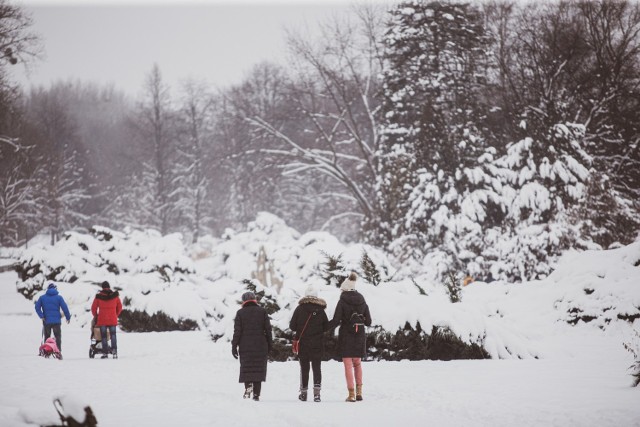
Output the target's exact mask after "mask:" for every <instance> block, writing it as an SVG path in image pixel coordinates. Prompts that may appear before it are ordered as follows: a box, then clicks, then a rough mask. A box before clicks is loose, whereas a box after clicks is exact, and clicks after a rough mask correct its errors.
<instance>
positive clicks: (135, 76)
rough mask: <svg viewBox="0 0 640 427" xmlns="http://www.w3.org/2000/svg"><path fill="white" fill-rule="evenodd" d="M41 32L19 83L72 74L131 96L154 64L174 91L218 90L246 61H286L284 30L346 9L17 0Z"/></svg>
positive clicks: (335, 5)
mask: <svg viewBox="0 0 640 427" xmlns="http://www.w3.org/2000/svg"><path fill="white" fill-rule="evenodd" d="M21 4H22V5H23V7H24V8H25V9H26V10H27V11H29V12H30V13H31V14H32V17H33V20H34V25H33V30H34V31H35V32H37V33H39V34H40V36H41V37H42V41H43V45H44V57H43V59H42V60H40V61H37V62H36V63H35V64H34V66H33V67H32V69H31V70H30V72H29V74H28V75H27V73H26V72H25V69H24V67H22V66H16V67H13V74H14V76H15V79H16V80H17V81H19V82H20V83H22V84H24V85H25V86H27V87H29V86H30V85H49V84H50V83H51V82H52V81H55V80H59V79H69V78H73V79H75V78H79V79H82V80H87V81H93V82H97V83H108V82H111V83H114V84H115V86H116V87H117V88H120V89H122V90H124V91H125V92H127V93H128V94H130V95H133V96H137V95H138V94H139V93H140V91H141V90H142V85H143V82H144V80H145V76H146V74H147V73H148V72H149V71H150V70H151V68H152V66H153V64H154V63H157V64H158V65H159V66H160V70H161V72H162V74H163V77H164V78H165V81H166V82H167V83H168V84H169V85H170V86H171V88H172V89H173V90H175V89H177V86H178V85H179V83H180V81H181V80H184V79H186V78H189V77H193V78H198V79H204V80H205V81H207V82H209V83H210V84H212V85H214V86H217V87H224V86H228V85H229V84H233V83H237V82H239V81H240V80H241V78H242V77H243V76H244V75H245V74H246V73H247V72H248V71H249V70H250V68H251V66H252V65H253V64H256V63H258V62H260V61H263V60H275V61H279V62H282V61H284V58H285V51H286V49H285V46H284V28H285V27H294V28H298V29H303V28H313V27H315V25H316V23H317V22H318V21H319V20H321V19H326V18H327V17H329V16H331V15H333V14H338V15H343V14H345V13H348V11H349V2H348V0H335V1H331V2H328V1H322V0H317V1H312V0H296V1H289V2H275V1H267V0H254V1H252V2H248V1H243V0H235V1H234V2H233V3H225V2H219V1H213V0H210V1H207V0H191V1H190V2H184V1H183V2H178V1H176V0H174V1H171V0H162V1H160V0H137V1H136V3H135V5H134V4H132V3H131V2H126V1H124V0H111V1H110V2H108V3H107V4H108V6H106V5H104V4H102V3H100V2H98V1H96V0H83V1H81V2H80V1H78V2H75V3H74V2H71V1H67V2H61V1H57V0H51V1H43V0H40V1H39V2H37V1H30V0H27V1H23V2H22V3H21Z"/></svg>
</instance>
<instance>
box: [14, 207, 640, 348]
mask: <svg viewBox="0 0 640 427" xmlns="http://www.w3.org/2000/svg"><path fill="white" fill-rule="evenodd" d="M366 260H368V261H366ZM365 261H366V262H365ZM443 268H444V267H443V266H442V265H439V264H437V261H436V262H434V263H429V262H425V263H424V265H423V267H422V270H420V271H415V270H412V271H409V269H407V268H405V267H403V266H402V265H396V264H395V263H394V261H393V260H392V259H391V258H390V257H389V256H387V254H385V253H384V252H382V251H380V250H379V249H377V248H374V247H371V246H367V245H363V244H343V243H341V242H340V241H339V240H338V239H337V238H336V237H334V236H332V235H330V234H328V233H324V232H310V233H305V234H300V233H298V232H297V231H295V230H293V229H291V228H290V227H288V226H287V225H286V224H285V223H284V222H283V221H282V220H281V219H279V218H277V217H275V216H273V215H271V214H268V213H261V214H259V215H258V217H257V219H256V220H255V221H253V222H251V223H250V224H248V226H247V228H246V230H243V231H234V230H227V231H226V232H225V234H224V235H223V236H222V237H221V238H214V237H206V238H204V239H201V240H200V242H199V243H198V245H195V246H190V247H187V246H186V245H185V244H184V242H183V240H182V237H181V236H180V235H179V234H172V235H167V236H161V235H160V234H159V233H157V232H153V231H131V230H127V231H124V232H117V231H113V230H110V229H107V228H104V227H94V228H92V229H91V230H90V233H88V234H79V233H67V234H66V235H65V238H64V239H63V240H61V241H59V242H58V243H57V244H56V245H55V246H46V245H36V246H33V247H31V248H29V249H26V250H24V251H23V253H22V254H21V256H20V259H19V264H18V273H19V275H20V281H19V282H18V283H17V290H18V291H19V292H20V293H22V294H23V295H24V296H25V297H27V298H29V299H32V298H34V297H37V295H38V293H39V292H41V290H42V289H43V287H46V284H47V283H48V281H56V282H57V283H58V285H59V290H60V292H61V293H62V295H63V296H64V297H65V299H66V300H67V303H68V304H69V306H70V309H71V311H72V314H73V316H74V319H75V320H74V321H76V322H80V323H81V324H83V325H86V324H88V323H89V322H90V317H91V313H90V305H91V301H92V299H93V296H94V295H95V293H96V292H97V291H98V290H99V284H100V283H101V282H102V281H104V280H107V281H109V282H110V283H111V285H112V287H113V288H116V289H119V290H120V293H121V296H122V299H123V305H124V306H125V310H126V313H125V315H124V316H123V318H121V327H122V328H123V329H124V330H125V331H126V330H137V331H150V330H171V329H175V330H185V329H193V328H200V329H205V330H208V331H209V333H210V335H211V337H212V338H213V339H215V340H219V339H223V340H230V339H231V335H232V331H233V318H234V316H235V312H236V311H237V309H238V308H239V301H240V295H241V294H242V293H243V292H245V291H246V289H247V288H251V289H255V291H256V292H258V294H259V295H260V297H261V299H262V303H263V304H266V305H267V306H268V311H269V312H270V314H271V318H272V323H273V326H274V329H275V331H276V337H277V338H279V342H280V344H281V345H282V346H286V345H287V344H288V341H287V340H288V338H290V336H291V334H290V331H288V330H287V329H288V322H289V319H290V317H291V314H292V312H293V309H294V308H295V307H296V304H297V301H298V300H299V298H300V297H301V296H302V295H303V294H304V290H305V289H306V287H307V286H308V285H309V284H313V285H315V286H316V287H317V288H318V290H319V296H320V297H321V298H324V299H325V300H326V301H327V303H328V307H329V309H328V315H329V317H331V316H332V314H333V307H335V304H336V303H337V301H338V298H339V292H340V291H339V290H338V289H337V287H336V286H337V285H338V284H339V282H340V279H341V277H342V276H344V275H345V274H346V273H347V272H348V271H350V270H355V271H357V272H359V274H360V279H359V281H358V290H359V291H360V292H361V293H362V294H363V295H364V296H365V297H366V299H367V302H368V304H369V306H370V309H371V313H372V317H373V325H372V328H370V329H369V340H368V345H369V351H370V355H371V357H373V358H376V359H391V360H398V359H404V358H408V359H426V358H432V359H448V358H481V357H491V358H531V357H545V355H546V354H548V352H549V351H552V350H551V348H550V347H549V346H548V345H547V338H548V337H549V336H550V335H554V334H558V333H562V331H563V330H565V329H566V328H591V329H593V328H598V329H600V330H605V331H606V330H609V329H611V328H613V329H625V328H627V329H628V328H629V326H630V325H633V324H634V322H636V325H637V324H638V323H637V322H639V321H638V320H637V319H638V318H640V242H636V243H634V244H632V245H629V246H627V247H623V248H619V249H614V250H609V251H586V252H582V253H577V252H572V253H568V254H566V255H565V256H564V257H563V258H562V259H561V260H560V262H559V264H558V267H557V268H556V270H555V271H554V272H553V273H552V274H551V275H550V276H549V277H547V278H546V279H544V280H539V281H532V282H526V283H505V282H492V283H484V282H474V283H472V284H470V285H468V286H466V287H464V288H463V289H462V293H461V295H462V299H461V301H460V302H457V303H451V302H450V298H449V295H448V293H447V289H446V287H445V286H444V285H443V284H441V283H436V282H434V280H433V277H435V276H434V273H433V272H434V271H436V270H438V271H441V270H442V269H443ZM159 323H162V327H158V324H159ZM141 325H142V326H141ZM331 345H332V343H331V340H329V342H328V347H329V348H331ZM439 346H440V347H439ZM443 346H444V347H443ZM443 349H444V350H443ZM446 349H451V350H448V351H449V352H447V351H445V350H446ZM277 353H278V354H279V358H280V359H281V360H282V359H283V358H286V357H287V356H288V354H287V352H286V348H284V347H282V348H281V349H280V351H278V352H277Z"/></svg>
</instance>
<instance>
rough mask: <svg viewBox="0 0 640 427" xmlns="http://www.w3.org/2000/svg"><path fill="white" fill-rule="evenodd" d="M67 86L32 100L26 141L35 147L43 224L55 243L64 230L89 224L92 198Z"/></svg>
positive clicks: (40, 92) (38, 92) (40, 91)
mask: <svg viewBox="0 0 640 427" xmlns="http://www.w3.org/2000/svg"><path fill="white" fill-rule="evenodd" d="M67 94H68V92H67V90H66V87H65V85H64V84H58V85H53V86H52V87H51V88H50V89H49V90H44V89H42V88H40V89H37V90H35V91H34V92H33V93H32V94H31V97H30V104H29V117H28V120H29V122H30V124H31V126H32V131H31V133H30V134H28V136H26V137H25V139H26V140H27V141H28V143H29V145H33V146H34V147H35V152H34V155H35V156H36V157H37V164H38V166H39V167H38V168H37V173H36V174H35V175H34V179H35V182H36V184H35V185H36V187H37V191H38V192H39V200H38V203H40V206H39V207H38V214H39V218H40V222H41V224H43V225H44V226H46V227H47V228H48V229H49V232H50V235H51V244H54V243H55V242H56V241H57V240H58V239H59V238H60V235H61V233H62V232H63V231H64V230H68V229H70V228H73V227H76V226H81V225H86V222H87V220H88V219H89V216H88V215H87V213H86V206H85V204H86V202H87V201H88V200H89V199H90V194H89V191H88V189H89V183H88V181H87V175H86V169H85V164H86V162H85V153H84V151H83V150H82V149H81V147H80V145H79V142H78V139H77V134H76V130H77V128H76V124H75V122H74V121H73V119H72V118H71V117H70V115H69V113H68V105H67V102H68V100H67V99H66V95H67Z"/></svg>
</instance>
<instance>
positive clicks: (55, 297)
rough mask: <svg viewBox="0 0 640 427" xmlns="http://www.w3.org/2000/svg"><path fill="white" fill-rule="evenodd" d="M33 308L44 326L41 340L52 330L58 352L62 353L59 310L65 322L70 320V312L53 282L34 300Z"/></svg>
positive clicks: (47, 336) (48, 335)
mask: <svg viewBox="0 0 640 427" xmlns="http://www.w3.org/2000/svg"><path fill="white" fill-rule="evenodd" d="M35 309H36V314H37V315H38V317H39V318H40V319H41V320H42V324H43V326H44V337H43V340H46V339H47V338H49V337H50V336H51V333H52V332H53V336H54V337H55V338H56V345H57V346H58V349H59V350H60V353H62V328H61V325H62V315H61V314H60V310H62V312H63V313H64V317H65V318H66V319H67V324H69V321H70V320H71V314H70V313H69V307H67V303H66V302H65V301H64V298H62V295H60V293H59V292H58V286H57V285H56V284H55V283H53V282H52V283H49V286H48V287H47V291H46V292H45V293H44V295H42V296H41V297H40V298H38V300H37V301H36V305H35Z"/></svg>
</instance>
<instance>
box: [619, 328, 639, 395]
mask: <svg viewBox="0 0 640 427" xmlns="http://www.w3.org/2000/svg"><path fill="white" fill-rule="evenodd" d="M633 334H634V336H633V337H631V341H630V342H625V343H623V345H624V348H625V349H626V350H627V351H628V352H629V353H631V354H632V355H633V358H634V361H633V364H632V365H631V366H629V369H630V370H631V376H632V377H633V386H634V387H637V386H638V385H639V384H640V333H638V331H636V330H634V331H633Z"/></svg>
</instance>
